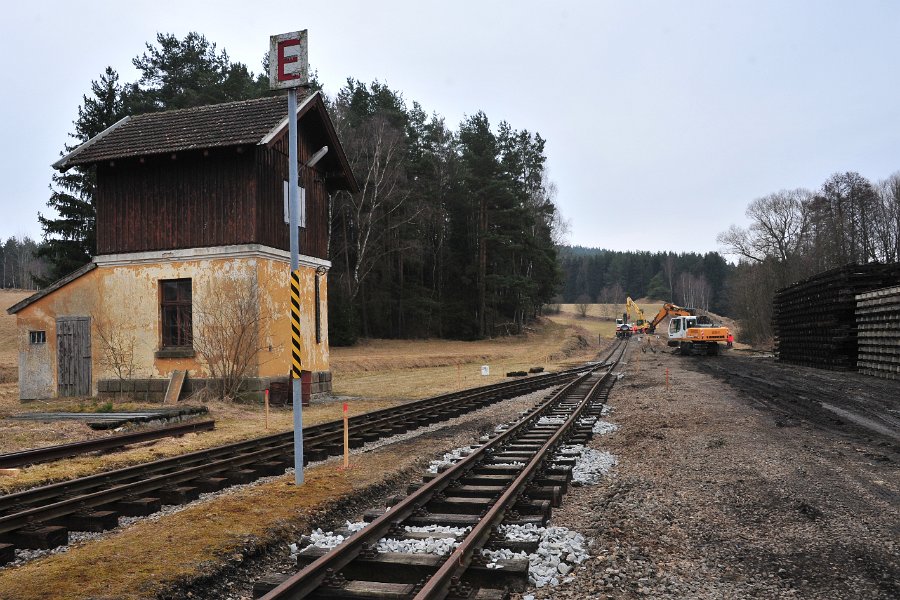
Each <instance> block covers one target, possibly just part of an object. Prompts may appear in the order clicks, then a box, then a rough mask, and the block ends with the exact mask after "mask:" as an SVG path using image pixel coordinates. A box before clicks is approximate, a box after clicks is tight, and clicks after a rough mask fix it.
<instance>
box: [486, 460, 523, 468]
mask: <svg viewBox="0 0 900 600" xmlns="http://www.w3.org/2000/svg"><path fill="white" fill-rule="evenodd" d="M491 466H493V467H524V466H525V463H523V462H519V461H517V460H514V461H512V462H500V463H491Z"/></svg>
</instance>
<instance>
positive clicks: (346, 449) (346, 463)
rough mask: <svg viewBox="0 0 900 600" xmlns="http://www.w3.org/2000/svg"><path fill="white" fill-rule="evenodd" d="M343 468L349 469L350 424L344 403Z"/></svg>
mask: <svg viewBox="0 0 900 600" xmlns="http://www.w3.org/2000/svg"><path fill="white" fill-rule="evenodd" d="M344 468H345V469H349V468H350V424H349V422H348V418H347V403H346V402H344Z"/></svg>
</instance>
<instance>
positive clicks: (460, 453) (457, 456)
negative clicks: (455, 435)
mask: <svg viewBox="0 0 900 600" xmlns="http://www.w3.org/2000/svg"><path fill="white" fill-rule="evenodd" d="M472 452H473V449H472V447H471V446H461V447H459V448H454V449H453V450H451V451H450V452H447V453H446V454H444V456H443V457H441V458H439V459H437V460H433V461H431V464H430V465H428V472H429V473H439V472H440V471H441V469H442V468H443V467H449V466H451V465H454V464H456V463H457V462H459V461H460V460H462V459H463V458H465V457H467V456H469V455H470V454H472Z"/></svg>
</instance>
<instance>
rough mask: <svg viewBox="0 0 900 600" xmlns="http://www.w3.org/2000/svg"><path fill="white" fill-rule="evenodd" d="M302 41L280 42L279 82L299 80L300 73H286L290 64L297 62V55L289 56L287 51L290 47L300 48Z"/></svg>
mask: <svg viewBox="0 0 900 600" xmlns="http://www.w3.org/2000/svg"><path fill="white" fill-rule="evenodd" d="M299 45H300V40H296V39H294V40H284V41H281V42H278V81H288V80H290V79H299V78H300V74H299V73H286V72H285V70H284V68H285V67H286V66H287V65H288V63H295V62H297V55H296V54H292V55H291V56H288V55H287V53H286V52H285V50H286V49H287V48H288V47H290V46H299Z"/></svg>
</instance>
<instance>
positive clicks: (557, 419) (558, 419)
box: [537, 417, 566, 425]
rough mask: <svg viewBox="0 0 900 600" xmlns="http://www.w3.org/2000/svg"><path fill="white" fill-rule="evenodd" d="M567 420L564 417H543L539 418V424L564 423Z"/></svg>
mask: <svg viewBox="0 0 900 600" xmlns="http://www.w3.org/2000/svg"><path fill="white" fill-rule="evenodd" d="M565 422H566V420H565V418H563V417H541V418H540V419H538V422H537V424H538V425H564V424H565Z"/></svg>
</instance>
